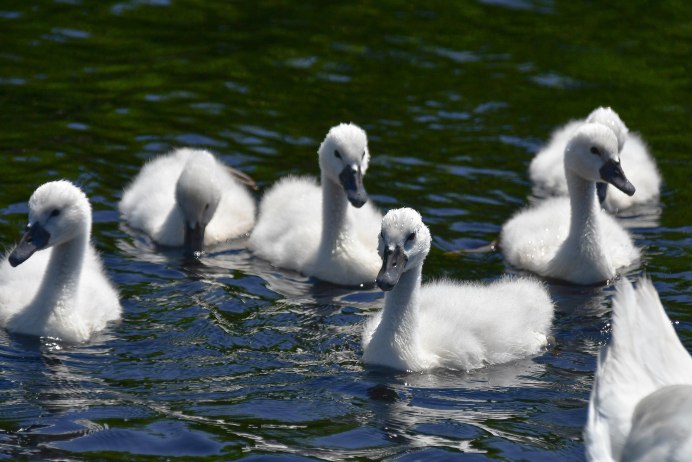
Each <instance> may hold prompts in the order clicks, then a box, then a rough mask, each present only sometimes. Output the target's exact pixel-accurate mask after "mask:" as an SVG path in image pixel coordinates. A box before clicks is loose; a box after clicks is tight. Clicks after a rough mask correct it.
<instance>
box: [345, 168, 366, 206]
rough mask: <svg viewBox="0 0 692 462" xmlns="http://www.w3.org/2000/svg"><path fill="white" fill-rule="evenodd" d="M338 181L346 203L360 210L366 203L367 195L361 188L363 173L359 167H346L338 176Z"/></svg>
mask: <svg viewBox="0 0 692 462" xmlns="http://www.w3.org/2000/svg"><path fill="white" fill-rule="evenodd" d="M339 180H340V181H341V186H343V188H344V191H346V197H347V198H348V201H349V202H350V203H351V204H352V205H353V206H354V207H356V208H360V207H362V206H363V204H365V203H366V202H367V201H368V193H367V192H365V187H364V186H363V173H362V172H361V170H360V165H359V166H358V167H357V168H353V167H349V166H346V167H344V169H343V170H342V171H341V173H340V174H339Z"/></svg>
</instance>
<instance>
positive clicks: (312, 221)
mask: <svg viewBox="0 0 692 462" xmlns="http://www.w3.org/2000/svg"><path fill="white" fill-rule="evenodd" d="M318 156H319V164H320V170H321V185H318V184H317V182H316V181H315V180H314V179H312V178H309V177H294V176H289V177H286V178H282V179H280V180H279V181H278V182H277V183H276V184H275V185H274V186H273V187H272V188H271V189H270V190H269V191H267V192H266V193H265V195H264V197H263V198H262V201H261V202H260V207H259V217H258V220H257V225H256V226H255V229H254V230H253V231H252V234H251V235H250V239H249V242H248V246H249V248H250V249H251V250H252V251H253V252H254V253H255V254H256V255H257V256H259V257H262V258H264V259H266V260H268V261H269V262H270V263H271V264H272V265H274V266H277V267H281V268H288V269H293V270H296V271H300V272H301V273H303V274H305V275H307V276H314V277H317V278H319V279H321V280H324V281H328V282H331V283H334V284H339V285H344V286H358V285H361V284H372V283H373V282H374V281H375V276H376V275H377V270H378V269H379V266H380V263H381V261H380V258H379V256H378V255H377V233H378V232H379V227H380V220H381V219H382V215H381V214H380V213H379V211H377V209H376V208H375V207H374V206H372V205H371V203H369V202H367V203H366V201H367V195H366V193H365V189H364V188H363V183H362V178H363V176H364V175H365V172H366V170H367V168H368V162H369V159H370V154H369V152H368V144H367V137H366V134H365V132H364V131H363V130H362V129H361V128H359V127H358V126H356V125H354V124H340V125H337V126H335V127H332V129H331V130H329V133H327V136H326V138H325V139H324V141H323V142H322V144H321V145H320V148H319V150H318ZM349 202H350V203H349Z"/></svg>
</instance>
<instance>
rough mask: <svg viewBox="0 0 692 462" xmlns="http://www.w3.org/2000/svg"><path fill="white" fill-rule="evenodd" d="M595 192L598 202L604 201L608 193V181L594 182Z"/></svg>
mask: <svg viewBox="0 0 692 462" xmlns="http://www.w3.org/2000/svg"><path fill="white" fill-rule="evenodd" d="M596 194H597V195H598V202H600V203H601V204H602V203H603V202H605V200H606V196H607V195H608V183H601V182H600V181H599V182H598V183H596Z"/></svg>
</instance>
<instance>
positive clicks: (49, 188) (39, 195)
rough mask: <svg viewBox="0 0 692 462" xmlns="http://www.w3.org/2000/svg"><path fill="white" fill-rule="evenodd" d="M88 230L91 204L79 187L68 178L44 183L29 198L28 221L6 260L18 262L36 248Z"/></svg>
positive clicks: (58, 242)
mask: <svg viewBox="0 0 692 462" xmlns="http://www.w3.org/2000/svg"><path fill="white" fill-rule="evenodd" d="M90 232H91V205H90V204H89V199H87V197H86V195H85V194H84V193H83V192H82V190H81V189H79V188H78V187H77V186H75V185H73V184H72V183H70V182H69V181H67V180H59V181H51V182H49V183H45V184H43V185H41V186H39V187H38V188H37V189H36V191H34V193H33V194H32V195H31V198H30V199H29V224H27V227H26V230H25V232H24V235H23V236H22V239H21V241H19V244H17V247H16V248H15V249H14V250H13V251H12V253H11V254H10V256H9V259H8V260H9V262H10V265H12V266H17V265H20V264H21V263H23V262H25V261H26V260H27V259H28V258H29V257H31V256H32V255H33V254H34V252H36V251H37V250H43V249H46V248H48V247H51V246H54V245H60V244H64V243H65V242H68V241H70V240H72V239H74V238H76V237H78V236H84V235H86V236H87V238H88V236H89V233H90Z"/></svg>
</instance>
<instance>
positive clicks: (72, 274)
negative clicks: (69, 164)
mask: <svg viewBox="0 0 692 462" xmlns="http://www.w3.org/2000/svg"><path fill="white" fill-rule="evenodd" d="M90 234H91V206H90V205H89V201H88V199H87V197H86V196H85V195H84V193H83V192H82V191H81V190H80V189H79V188H77V187H76V186H74V185H73V184H72V183H70V182H68V181H53V182H50V183H46V184H44V185H42V186H40V187H39V188H38V189H36V191H35V192H34V193H33V195H32V196H31V199H30V200H29V226H28V227H27V231H26V233H25V235H24V237H23V238H22V240H21V242H20V243H19V244H18V245H17V247H16V248H15V249H14V251H13V252H11V253H10V254H9V255H6V256H5V258H4V259H3V260H2V262H1V263H0V324H2V326H3V327H5V328H6V329H7V330H9V331H11V332H16V333H20V334H27V335H35V336H47V337H53V338H59V339H61V340H64V341H67V342H82V341H85V340H87V339H88V338H89V337H90V336H91V335H92V334H93V333H94V332H97V331H100V330H102V329H104V328H105V327H106V323H107V322H108V321H113V320H117V319H119V318H120V312H121V307H120V302H119V301H118V294H117V292H116V290H115V288H114V287H113V286H112V284H111V283H110V282H109V281H108V278H107V277H106V275H105V272H104V270H103V266H102V264H101V260H100V258H99V256H98V254H97V253H96V251H95V250H94V248H93V246H92V245H91V243H90V242H89V239H90ZM34 252H36V253H34ZM13 266H16V267H13Z"/></svg>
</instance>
